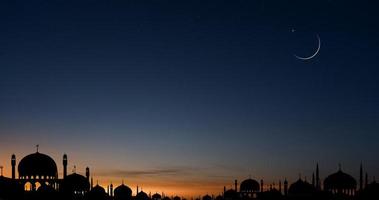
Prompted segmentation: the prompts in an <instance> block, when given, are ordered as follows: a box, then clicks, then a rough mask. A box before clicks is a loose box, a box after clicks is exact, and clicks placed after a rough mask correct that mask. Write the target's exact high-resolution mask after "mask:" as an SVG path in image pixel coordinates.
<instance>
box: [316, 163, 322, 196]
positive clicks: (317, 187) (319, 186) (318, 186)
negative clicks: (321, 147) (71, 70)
mask: <svg viewBox="0 0 379 200" xmlns="http://www.w3.org/2000/svg"><path fill="white" fill-rule="evenodd" d="M316 189H317V190H320V189H321V184H320V172H319V168H318V163H317V164H316Z"/></svg>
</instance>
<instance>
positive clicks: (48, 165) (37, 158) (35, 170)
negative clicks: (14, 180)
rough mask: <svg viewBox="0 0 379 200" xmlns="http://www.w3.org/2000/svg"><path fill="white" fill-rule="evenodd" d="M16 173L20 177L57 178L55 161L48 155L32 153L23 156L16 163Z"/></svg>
mask: <svg viewBox="0 0 379 200" xmlns="http://www.w3.org/2000/svg"><path fill="white" fill-rule="evenodd" d="M18 174H19V176H20V177H28V178H29V179H30V178H31V177H34V178H36V177H37V176H38V177H39V178H40V179H43V178H46V179H47V178H48V179H56V178H58V170H57V165H56V164H55V161H54V160H53V159H52V158H51V157H49V156H48V155H45V154H42V153H38V152H37V153H34V154H30V155H28V156H25V157H24V158H23V159H22V160H21V161H20V164H19V165H18Z"/></svg>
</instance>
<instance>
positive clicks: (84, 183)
mask: <svg viewBox="0 0 379 200" xmlns="http://www.w3.org/2000/svg"><path fill="white" fill-rule="evenodd" d="M89 186H90V185H89V182H88V180H87V178H86V177H84V176H82V175H79V174H77V173H73V174H70V175H68V176H66V178H64V179H63V183H62V189H63V190H64V191H67V192H70V193H73V192H83V191H88V190H89Z"/></svg>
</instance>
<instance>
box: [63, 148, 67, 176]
mask: <svg viewBox="0 0 379 200" xmlns="http://www.w3.org/2000/svg"><path fill="white" fill-rule="evenodd" d="M66 176H67V155H66V154H64V155H63V178H66Z"/></svg>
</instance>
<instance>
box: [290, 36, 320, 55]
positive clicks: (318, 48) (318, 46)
mask: <svg viewBox="0 0 379 200" xmlns="http://www.w3.org/2000/svg"><path fill="white" fill-rule="evenodd" d="M316 37H317V40H318V45H317V49H316V51H315V52H314V53H313V54H312V55H311V56H308V57H301V56H298V55H296V54H294V56H295V57H296V58H297V59H299V60H310V59H312V58H314V57H315V56H317V54H318V52H320V49H321V39H320V36H319V35H318V34H317V35H316Z"/></svg>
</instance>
